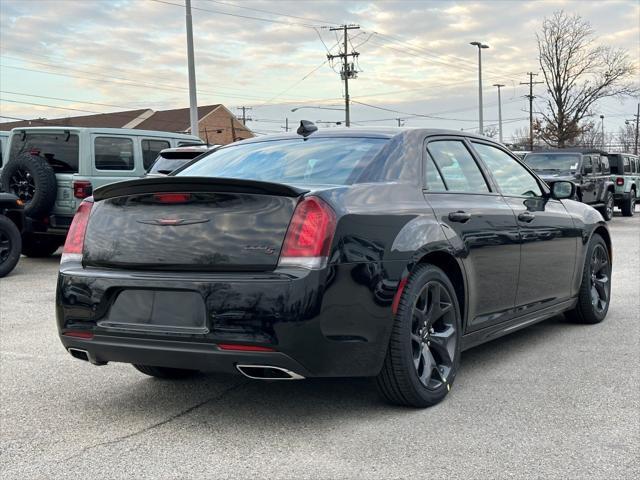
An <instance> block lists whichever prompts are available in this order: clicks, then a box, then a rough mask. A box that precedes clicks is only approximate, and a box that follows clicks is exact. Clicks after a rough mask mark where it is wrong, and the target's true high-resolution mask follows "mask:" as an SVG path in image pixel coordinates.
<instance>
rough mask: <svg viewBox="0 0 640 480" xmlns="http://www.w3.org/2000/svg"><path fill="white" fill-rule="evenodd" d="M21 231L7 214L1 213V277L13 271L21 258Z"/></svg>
mask: <svg viewBox="0 0 640 480" xmlns="http://www.w3.org/2000/svg"><path fill="white" fill-rule="evenodd" d="M21 243H22V240H21V238H20V231H19V230H18V227H16V226H15V225H14V223H13V222H12V221H11V220H9V219H8V218H7V217H6V216H4V215H1V214H0V277H4V276H5V275H7V274H8V273H9V272H11V271H12V270H13V269H14V268H15V266H16V265H17V263H18V260H20V249H21Z"/></svg>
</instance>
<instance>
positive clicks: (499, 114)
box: [493, 83, 504, 143]
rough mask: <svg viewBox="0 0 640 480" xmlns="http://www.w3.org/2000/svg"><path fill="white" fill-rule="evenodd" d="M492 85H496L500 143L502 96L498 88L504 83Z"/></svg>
mask: <svg viewBox="0 0 640 480" xmlns="http://www.w3.org/2000/svg"><path fill="white" fill-rule="evenodd" d="M493 86H494V87H498V131H499V132H500V133H499V138H500V143H502V97H501V95H500V89H501V88H502V87H504V85H502V84H500V83H494V84H493Z"/></svg>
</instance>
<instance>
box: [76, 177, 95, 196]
mask: <svg viewBox="0 0 640 480" xmlns="http://www.w3.org/2000/svg"><path fill="white" fill-rule="evenodd" d="M92 193H93V187H92V186H91V182H90V181H88V180H74V181H73V196H74V197H76V198H79V199H81V200H82V199H84V198H87V197H90V196H91V194H92Z"/></svg>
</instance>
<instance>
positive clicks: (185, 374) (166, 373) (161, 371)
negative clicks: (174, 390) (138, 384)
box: [133, 365, 198, 380]
mask: <svg viewBox="0 0 640 480" xmlns="http://www.w3.org/2000/svg"><path fill="white" fill-rule="evenodd" d="M133 367H134V368H135V369H136V370H138V371H139V372H142V373H144V374H145V375H149V376H150V377H156V378H163V379H165V380H180V379H182V378H189V377H193V376H194V375H196V374H197V373H198V371H197V370H187V369H184V368H169V367H152V366H150V365H134V366H133Z"/></svg>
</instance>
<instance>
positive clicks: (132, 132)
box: [11, 125, 198, 140]
mask: <svg viewBox="0 0 640 480" xmlns="http://www.w3.org/2000/svg"><path fill="white" fill-rule="evenodd" d="M23 131H26V132H38V133H46V132H59V131H69V132H75V133H81V132H86V133H98V134H105V135H129V136H136V137H162V138H166V137H170V138H179V139H185V140H195V139H196V138H198V137H196V136H194V135H188V134H185V133H176V132H163V131H159V130H137V129H135V128H88V127H66V126H64V125H60V126H55V125H50V126H46V127H17V128H14V129H13V130H11V132H12V133H13V132H23Z"/></svg>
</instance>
